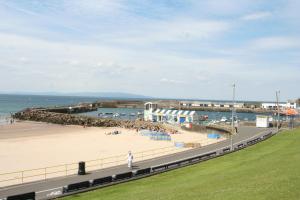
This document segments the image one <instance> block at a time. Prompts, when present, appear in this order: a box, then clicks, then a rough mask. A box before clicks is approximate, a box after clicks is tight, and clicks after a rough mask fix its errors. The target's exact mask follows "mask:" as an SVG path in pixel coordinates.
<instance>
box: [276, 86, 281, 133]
mask: <svg viewBox="0 0 300 200" xmlns="http://www.w3.org/2000/svg"><path fill="white" fill-rule="evenodd" d="M279 95H280V90H278V91H276V101H277V131H278V130H279Z"/></svg>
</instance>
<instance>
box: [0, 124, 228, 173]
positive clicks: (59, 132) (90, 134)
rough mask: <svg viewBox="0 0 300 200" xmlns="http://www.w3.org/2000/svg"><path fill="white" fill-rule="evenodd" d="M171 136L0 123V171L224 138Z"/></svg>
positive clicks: (191, 134) (100, 157)
mask: <svg viewBox="0 0 300 200" xmlns="http://www.w3.org/2000/svg"><path fill="white" fill-rule="evenodd" d="M114 130H118V131H121V134H119V135H106V133H108V132H112V131H114ZM171 138H172V141H153V140H150V139H149V138H148V137H145V136H141V135H139V134H138V133H137V132H136V131H135V130H129V129H123V128H102V127H87V128H83V127H82V126H62V125H56V124H47V123H38V122H16V123H14V124H12V125H1V126H0V159H1V165H0V174H2V173H7V172H14V171H20V170H26V169H34V168H43V167H47V166H55V165H62V164H68V163H78V162H79V161H88V160H95V159H102V158H106V157H111V156H117V155H123V157H124V159H126V154H127V152H128V151H129V150H131V151H132V152H133V155H136V160H140V159H141V157H140V155H141V153H140V152H144V158H143V159H145V155H146V154H147V152H148V153H149V152H150V153H153V152H154V154H155V155H152V156H150V157H155V156H160V155H161V153H160V150H159V149H161V148H165V149H170V150H171V151H170V152H169V153H172V152H174V151H176V152H177V151H183V150H186V148H181V149H179V148H176V147H175V146H174V142H200V143H201V144H202V145H206V144H210V143H215V142H218V141H220V140H223V139H224V138H221V139H218V140H217V139H207V135H206V134H200V133H195V132H187V131H183V132H182V133H180V134H174V135H171ZM153 149H156V150H154V151H153ZM145 152H146V153H145ZM161 152H163V150H161ZM150 157H148V158H150ZM124 161H125V160H124ZM125 162H126V161H125Z"/></svg>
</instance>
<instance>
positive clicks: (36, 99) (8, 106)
mask: <svg viewBox="0 0 300 200" xmlns="http://www.w3.org/2000/svg"><path fill="white" fill-rule="evenodd" d="M96 100H109V98H102V99H101V98H96V97H71V96H41V95H4V94H0V119H3V118H5V117H7V116H9V115H10V113H14V112H17V111H20V110H23V109H25V108H31V107H47V106H62V105H70V104H77V103H80V102H94V101H96ZM138 112H143V110H142V109H129V108H100V109H99V110H98V111H95V112H90V113H83V115H88V116H98V114H99V113H119V114H121V113H124V114H125V115H124V116H120V118H123V119H124V118H125V119H127V118H129V119H135V118H136V116H130V114H131V113H135V114H137V113H138ZM197 112H198V114H199V115H208V118H209V119H210V120H220V119H221V118H222V117H223V116H224V117H227V118H228V119H229V118H230V117H231V113H230V112H204V111H197ZM237 116H238V118H239V119H241V120H246V119H247V120H255V116H256V114H253V113H237Z"/></svg>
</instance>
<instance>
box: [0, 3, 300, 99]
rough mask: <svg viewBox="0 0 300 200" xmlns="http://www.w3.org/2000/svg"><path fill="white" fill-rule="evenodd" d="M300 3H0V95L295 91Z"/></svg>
mask: <svg viewBox="0 0 300 200" xmlns="http://www.w3.org/2000/svg"><path fill="white" fill-rule="evenodd" d="M299 10H300V1H298V0H268V1H267V0H207V1H204V0H182V1H179V0H174V1H171V0H169V1H166V0H165V1H164V0H160V1H158V0H157V1H154V0H152V1H146V0H136V1H133V0H82V1H79V0H48V1H46V0H43V1H37V0H26V1H25V0H24V1H23V0H7V1H5V0H0V47H1V48H0V84H1V85H2V87H1V90H0V91H1V92H3V93H6V92H14V91H22V92H26V91H28V92H29V91H30V92H45V91H49V92H53V91H56V92H82V91H88V92H129V93H136V94H142V95H146V96H153V97H171V98H199V99H230V98H231V85H232V83H233V82H235V83H236V85H237V99H240V100H274V99H275V91H276V90H280V91H281V99H282V100H286V99H290V98H297V97H299V96H300V89H299V86H298V85H299V82H300V26H299V21H300V12H299Z"/></svg>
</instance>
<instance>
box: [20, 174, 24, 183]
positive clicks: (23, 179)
mask: <svg viewBox="0 0 300 200" xmlns="http://www.w3.org/2000/svg"><path fill="white" fill-rule="evenodd" d="M21 174H22V183H24V171H22V173H21Z"/></svg>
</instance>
